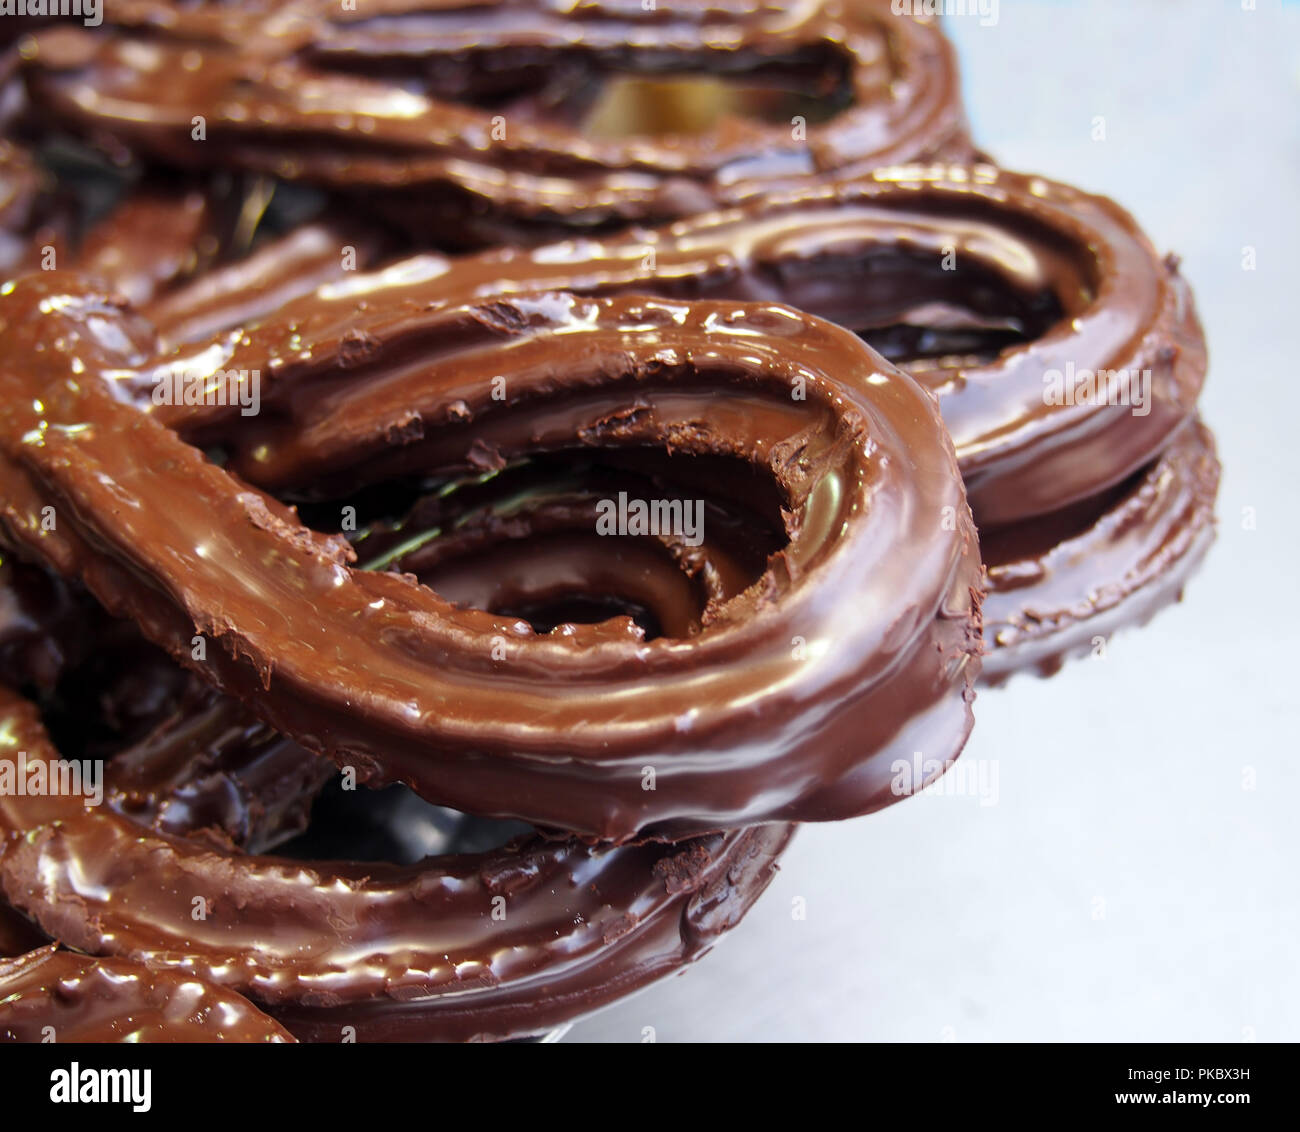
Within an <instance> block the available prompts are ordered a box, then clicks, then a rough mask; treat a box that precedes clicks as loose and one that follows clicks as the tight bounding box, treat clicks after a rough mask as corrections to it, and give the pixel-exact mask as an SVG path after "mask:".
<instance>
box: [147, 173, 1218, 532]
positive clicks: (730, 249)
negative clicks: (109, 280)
mask: <svg viewBox="0 0 1300 1132" xmlns="http://www.w3.org/2000/svg"><path fill="white" fill-rule="evenodd" d="M949 250H951V252H952V255H953V260H952V263H953V267H954V269H953V270H948V269H947V268H945V266H944V261H945V256H946V255H947V253H948V251H949ZM545 290H566V291H574V292H577V293H582V294H611V293H623V292H631V291H635V292H638V293H650V294H658V295H664V296H668V297H673V298H681V299H687V298H695V297H700V298H707V299H723V298H725V299H737V300H744V301H761V302H780V303H787V304H789V305H791V306H794V307H798V308H799V309H800V310H804V311H807V312H808V313H810V314H813V315H817V316H819V317H821V318H827V319H830V320H832V321H835V322H838V323H840V324H842V325H844V326H846V327H848V328H850V329H853V330H856V331H859V332H861V333H863V334H864V335H866V336H867V337H868V338H871V337H872V336H873V335H879V336H880V337H881V339H882V345H884V346H886V347H888V348H889V350H890V353H891V356H894V357H895V358H896V360H899V361H902V362H903V363H904V364H906V365H907V367H908V369H909V371H910V372H911V373H912V374H913V375H914V376H915V377H916V378H917V379H918V380H919V381H921V382H922V383H923V384H925V385H927V386H928V387H929V388H930V389H932V390H933V391H934V392H935V393H936V394H937V395H938V397H939V401H940V405H941V408H942V411H943V416H944V422H945V424H946V425H947V426H948V429H949V431H950V432H951V434H952V436H953V439H954V443H955V444H956V448H957V456H958V461H959V463H960V465H961V469H962V474H963V477H964V479H965V481H966V487H967V492H968V495H969V497H970V502H971V507H972V510H973V511H974V512H975V518H976V521H977V523H979V525H980V526H981V527H992V526H997V525H1000V524H1003V523H1009V522H1014V521H1017V520H1020V519H1027V518H1031V517H1033V516H1036V515H1046V514H1050V513H1052V512H1054V511H1058V510H1060V509H1062V508H1064V507H1067V506H1069V505H1070V504H1072V503H1075V502H1078V501H1079V500H1082V499H1087V498H1089V497H1091V496H1094V495H1096V494H1097V493H1098V492H1101V491H1104V490H1105V489H1107V488H1109V487H1112V486H1114V485H1115V484H1117V483H1120V482H1122V481H1123V480H1126V479H1127V478H1128V477H1129V476H1131V475H1133V474H1134V473H1135V472H1136V471H1138V470H1139V469H1141V468H1144V467H1146V466H1147V465H1149V464H1150V463H1151V462H1152V461H1153V460H1154V459H1155V458H1156V456H1157V455H1158V454H1159V452H1160V450H1161V449H1162V447H1163V446H1164V445H1165V444H1166V443H1167V442H1168V441H1169V439H1170V438H1171V437H1172V436H1173V435H1174V433H1175V432H1177V431H1178V430H1179V429H1180V428H1181V427H1182V425H1183V424H1184V423H1185V422H1186V421H1187V420H1188V419H1189V418H1190V417H1191V415H1192V414H1193V413H1194V411H1195V405H1196V398H1197V396H1198V394H1199V392H1200V389H1201V385H1202V383H1203V382H1204V378H1205V367H1206V353H1205V339H1204V335H1203V333H1202V331H1201V327H1200V323H1199V321H1198V319H1197V317H1196V311H1195V307H1194V305H1193V302H1192V297H1191V293H1190V291H1189V289H1188V287H1187V285H1186V283H1185V281H1184V280H1183V278H1182V277H1181V275H1179V273H1178V269H1177V266H1176V261H1174V260H1172V259H1170V260H1165V261H1162V260H1161V258H1160V257H1159V256H1158V255H1157V253H1156V252H1155V249H1154V248H1153V247H1152V246H1151V244H1150V241H1148V240H1147V238H1146V237H1145V236H1144V235H1143V234H1142V232H1141V231H1140V230H1139V229H1138V227H1137V225H1136V224H1135V223H1134V221H1133V219H1132V218H1131V217H1130V216H1129V215H1128V214H1127V213H1125V212H1124V211H1123V210H1122V209H1121V208H1120V207H1119V206H1118V205H1116V204H1115V203H1114V202H1112V201H1110V200H1107V199H1106V198H1104V197H1097V196H1091V195H1089V194H1086V193H1083V192H1080V191H1079V190H1077V189H1073V188H1071V187H1069V186H1067V185H1062V184H1059V183H1057V182H1052V181H1048V180H1046V179H1044V178H1042V177H1035V176H1029V175H1025V174H1018V173H1010V172H1006V171H1003V170H997V169H994V168H993V167H992V166H988V165H976V166H935V167H926V168H920V167H917V168H906V169H888V170H880V171H877V172H876V173H874V174H872V175H871V176H870V177H867V178H861V179H853V180H850V181H845V182H841V183H836V184H831V185H826V186H819V187H817V188H812V189H804V190H800V191H796V192H792V193H789V194H784V195H777V196H773V197H772V198H770V199H768V200H766V201H764V202H762V203H761V204H754V205H751V206H747V207H744V208H740V209H732V210H727V211H724V212H717V213H711V214H708V215H705V216H700V217H695V218H692V219H689V220H685V221H681V222H679V223H677V224H674V225H671V226H668V227H666V228H661V229H657V230H653V231H643V230H640V229H632V230H629V231H626V232H623V233H619V234H615V235H611V236H606V237H602V238H600V239H594V238H585V239H579V240H573V241H569V242H564V243H559V244H554V245H547V246H544V247H540V248H524V249H519V248H504V249H498V250H493V251H489V252H484V253H480V254H478V255H474V256H467V257H458V258H454V259H447V258H443V257H438V256H424V257H417V258H415V259H412V260H409V261H407V262H405V263H402V264H397V265H392V266H390V267H389V268H387V269H386V270H384V271H382V272H380V273H376V274H373V275H370V276H362V277H354V278H353V279H352V280H349V281H345V282H344V283H343V284H340V285H339V286H338V287H336V288H325V289H324V290H323V291H322V292H320V293H318V294H316V295H313V296H311V297H308V298H304V299H301V300H299V301H298V302H297V303H290V304H289V305H288V306H287V307H286V308H284V309H282V310H280V309H277V308H275V307H272V306H271V305H270V304H269V303H268V304H266V305H264V306H262V307H260V308H257V307H254V306H252V305H251V304H250V303H249V302H248V301H247V300H245V305H244V306H243V307H242V311H243V313H244V314H245V315H247V314H248V313H250V311H252V312H257V313H261V314H265V315H270V314H271V313H273V312H274V314H275V320H274V324H275V325H280V324H282V323H286V322H287V323H292V324H294V325H296V326H298V327H299V328H300V333H302V334H303V335H304V336H305V340H307V341H312V340H313V337H312V336H313V335H315V334H319V333H337V332H339V331H338V329H337V328H338V327H339V326H340V325H341V320H342V319H343V318H344V317H346V316H347V315H348V314H350V312H351V310H352V308H353V307H354V306H355V305H356V304H357V303H358V302H360V301H363V300H365V299H367V297H368V296H370V295H371V292H373V294H374V298H375V299H376V300H378V299H380V298H382V301H383V302H385V303H389V304H395V303H408V304H435V303H437V304H453V303H465V302H474V301H484V300H486V299H487V298H488V297H489V296H492V295H498V294H517V293H523V292H533V291H545ZM214 321H215V320H214ZM227 322H228V323H229V320H227ZM229 324H230V325H233V323H229ZM208 325H209V326H211V325H214V322H210V323H209V324H208ZM900 326H906V327H911V328H915V329H916V330H917V331H918V332H919V333H918V334H916V335H912V336H911V337H909V338H902V340H901V341H895V339H899V338H900V337H901V336H899V335H898V334H897V333H896V331H897V328H898V327H900ZM990 329H994V330H1000V331H1002V332H1003V333H1006V332H1010V333H1011V334H1012V335H1014V337H1015V338H1016V339H1017V340H1016V341H1014V342H1013V343H1012V344H1010V345H1006V346H1004V347H1002V348H995V349H994V351H993V356H992V357H991V358H987V359H985V358H981V357H970V356H963V355H962V354H959V353H958V354H948V353H943V352H940V353H939V354H938V356H929V355H930V354H932V353H933V352H935V351H937V350H940V349H941V347H936V346H930V345H927V343H926V341H925V336H926V335H928V336H929V337H930V338H934V339H937V340H938V341H939V342H941V343H942V342H943V341H944V339H945V337H951V336H953V335H954V334H957V333H959V332H962V331H966V332H968V333H971V332H982V333H984V334H988V333H989V331H990ZM246 355H251V356H252V357H253V358H256V357H257V353H256V351H246V352H245V355H241V354H239V353H238V352H236V353H235V355H234V356H235V357H242V356H246ZM179 356H181V357H184V353H183V352H182V353H181V354H180V355H179ZM1067 364H1072V365H1073V366H1074V367H1075V369H1076V371H1080V370H1092V371H1094V372H1096V371H1101V370H1126V371H1130V372H1134V373H1139V372H1141V371H1144V370H1149V371H1150V373H1151V380H1150V411H1149V412H1148V413H1146V415H1144V416H1139V415H1135V414H1134V412H1133V409H1132V407H1131V406H1130V405H1126V404H1117V403H1111V404H1105V403H1079V404H1074V405H1069V404H1065V405H1053V404H1049V403H1048V398H1047V396H1046V389H1047V387H1046V385H1045V382H1044V374H1045V373H1047V372H1048V371H1051V370H1060V371H1064V370H1065V369H1066V366H1067ZM166 415H167V416H168V418H169V419H173V420H178V422H179V423H183V424H184V425H185V427H187V428H189V429H196V428H198V427H199V425H201V423H202V420H203V418H204V417H205V416H208V417H220V416H223V415H225V416H228V415H229V412H228V411H226V410H222V409H220V408H214V409H211V410H209V411H208V412H207V413H206V414H190V413H184V414H182V413H179V412H175V413H169V414H166ZM182 415H183V416H184V417H185V420H184V421H183V422H180V421H179V418H180V417H181V416H182ZM199 431H200V434H202V432H201V429H199ZM241 435H242V436H243V439H242V440H240V438H239V437H236V438H234V439H235V440H236V441H237V442H238V443H239V444H240V446H241V447H242V448H243V449H251V448H253V447H255V446H257V445H259V444H260V443H261V441H262V437H261V434H260V433H257V432H256V430H248V431H247V432H245V433H243V434H241ZM237 466H238V467H239V469H240V471H241V473H242V474H244V475H247V476H250V477H252V478H255V479H256V480H257V482H259V483H263V484H266V485H268V486H278V485H279V484H280V482H281V480H282V479H283V477H277V478H276V479H271V480H268V479H266V478H265V477H266V476H267V475H268V474H274V473H273V472H272V471H271V470H270V469H269V467H268V465H267V462H266V461H259V462H258V464H257V466H254V465H253V462H252V461H251V460H249V459H247V458H245V459H243V460H242V461H240V462H239V463H238V464H237Z"/></svg>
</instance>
